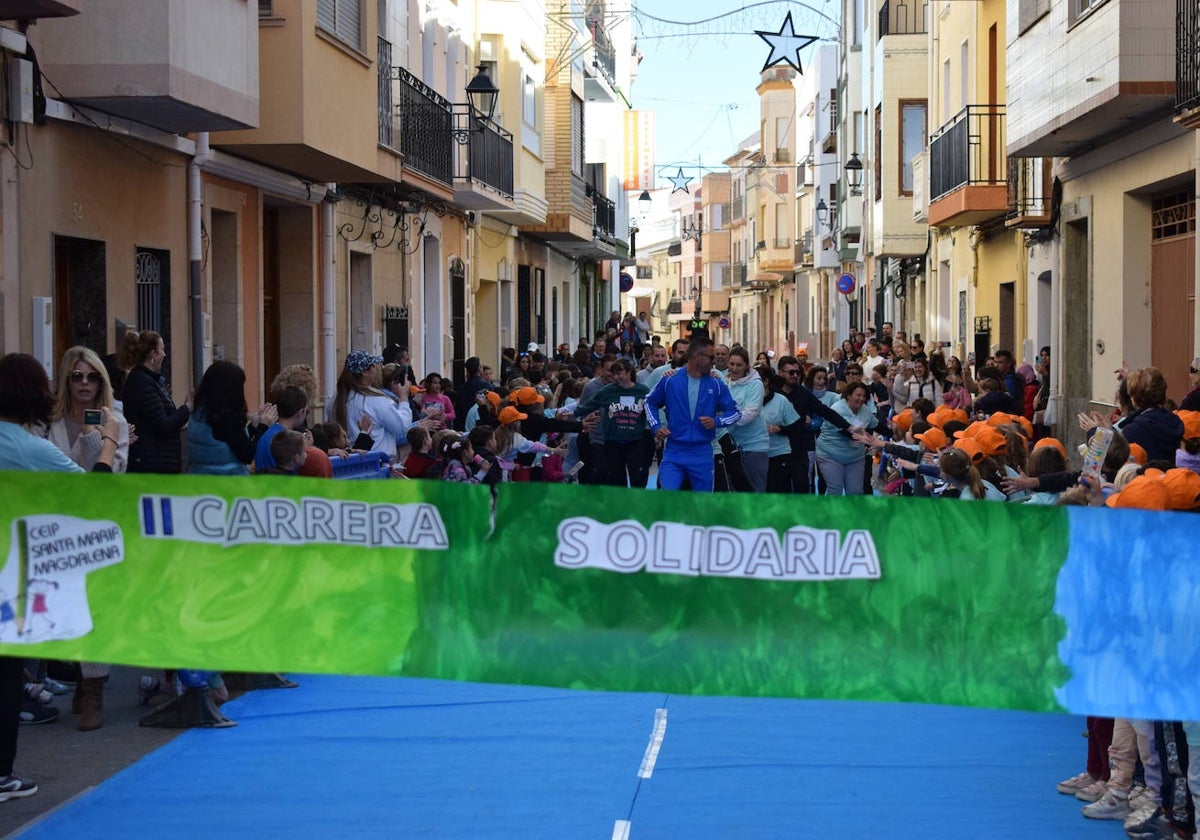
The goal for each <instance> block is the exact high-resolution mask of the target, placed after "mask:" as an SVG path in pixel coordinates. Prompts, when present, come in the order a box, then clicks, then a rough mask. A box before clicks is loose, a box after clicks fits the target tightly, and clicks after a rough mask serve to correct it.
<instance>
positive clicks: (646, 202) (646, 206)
mask: <svg viewBox="0 0 1200 840" xmlns="http://www.w3.org/2000/svg"><path fill="white" fill-rule="evenodd" d="M652 204H654V199H653V198H651V197H650V190H642V194H641V195H639V196H638V213H640V214H641V215H643V216H647V215H649V213H650V206H651V205H652Z"/></svg>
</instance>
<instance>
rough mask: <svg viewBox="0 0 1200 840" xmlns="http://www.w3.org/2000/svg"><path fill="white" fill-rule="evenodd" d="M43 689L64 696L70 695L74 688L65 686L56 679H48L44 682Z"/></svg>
mask: <svg viewBox="0 0 1200 840" xmlns="http://www.w3.org/2000/svg"><path fill="white" fill-rule="evenodd" d="M42 688H44V689H46V691H49V692H50V693H51V694H57V695H63V694H70V693H71V691H72V689H73V688H74V686H69V685H64V684H62V683H60V682H59V681H58V680H56V679H52V678H50V677H46V678H45V679H44V680H42Z"/></svg>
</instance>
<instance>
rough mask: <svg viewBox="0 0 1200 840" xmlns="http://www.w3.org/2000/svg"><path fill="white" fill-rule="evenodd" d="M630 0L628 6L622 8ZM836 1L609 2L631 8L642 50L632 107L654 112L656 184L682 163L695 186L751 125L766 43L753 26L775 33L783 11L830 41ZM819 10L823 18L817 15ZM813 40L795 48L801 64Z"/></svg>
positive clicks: (806, 31) (798, 27)
mask: <svg viewBox="0 0 1200 840" xmlns="http://www.w3.org/2000/svg"><path fill="white" fill-rule="evenodd" d="M627 2H631V3H632V6H631V7H628V6H627V7H625V9H622V8H621V5H622V4H624V3H627ZM839 7H840V3H839V2H837V0H811V2H809V3H801V2H796V1H795V0H764V1H763V2H742V0H686V2H681V0H615V2H610V3H609V4H608V10H609V13H610V14H612V13H614V12H621V11H627V10H628V9H629V8H632V15H633V34H634V37H635V38H636V39H637V43H638V49H639V50H640V52H641V53H642V55H643V59H642V62H641V64H640V65H639V67H638V75H637V81H635V82H634V84H633V90H632V94H633V95H632V97H631V99H632V101H633V106H634V107H635V108H637V109H642V110H653V111H655V112H656V116H655V122H656V127H657V134H658V137H657V148H656V156H655V157H656V161H655V162H656V164H657V166H658V167H659V169H658V187H659V188H663V187H670V186H671V182H670V181H668V180H667V177H668V176H671V175H675V174H676V171H677V168H678V167H683V169H684V175H685V176H689V175H690V176H693V177H694V178H695V180H694V181H693V182H692V183H693V184H696V183H698V182H699V177H698V176H699V175H700V174H701V171H702V170H703V171H711V170H713V169H718V170H719V169H722V168H723V166H722V161H723V160H724V159H725V158H727V157H729V156H730V155H732V154H733V153H734V152H735V151H737V147H738V144H739V143H741V142H742V141H743V140H745V139H746V138H747V137H748V136H750V135H751V134H753V133H754V132H756V131H757V130H758V122H759V112H758V95H757V94H756V93H755V92H754V88H755V86H757V84H758V82H759V73H760V72H761V70H762V66H763V63H764V62H765V61H766V60H767V57H768V56H769V55H770V53H771V48H770V46H769V45H768V44H767V42H766V41H764V40H763V39H762V38H759V37H758V36H757V35H755V34H754V32H755V30H764V31H770V32H772V33H776V32H779V31H780V29H781V28H782V27H783V24H784V19H785V17H786V16H787V14H788V12H791V13H792V21H793V25H794V27H795V32H796V33H797V34H799V35H819V36H822V37H823V38H831V39H832V38H836V35H837V27H836V25H835V24H834V23H833V22H832V20H836V18H837V16H838V10H839ZM822 13H823V14H824V15H825V16H827V17H822ZM815 48H816V45H814V46H812V47H809V48H808V49H806V50H804V51H803V52H802V53H801V60H802V66H803V62H804V60H805V59H807V58H808V57H809V56H810V55H811V53H812V50H813V49H815Z"/></svg>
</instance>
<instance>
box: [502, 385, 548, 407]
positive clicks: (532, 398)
mask: <svg viewBox="0 0 1200 840" xmlns="http://www.w3.org/2000/svg"><path fill="white" fill-rule="evenodd" d="M508 399H509V402H511V403H512V404H513V405H541V404H542V403H544V402H545V401H546V398H545V397H543V396H542V395H541V394H539V393H538V392H537V388H533V387H529V388H517V389H516V390H515V391H513V392H512V393H510V394H509V395H508Z"/></svg>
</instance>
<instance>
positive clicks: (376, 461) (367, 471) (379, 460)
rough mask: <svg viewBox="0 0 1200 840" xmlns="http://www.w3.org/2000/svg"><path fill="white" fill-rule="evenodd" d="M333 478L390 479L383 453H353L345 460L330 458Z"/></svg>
mask: <svg viewBox="0 0 1200 840" xmlns="http://www.w3.org/2000/svg"><path fill="white" fill-rule="evenodd" d="M329 463H330V465H332V467H333V477H334V478H339V479H343V480H359V479H368V478H390V477H391V474H392V470H391V467H390V466H389V462H388V457H387V455H386V454H384V453H383V452H355V453H353V454H351V455H349V456H348V457H346V458H330V459H329Z"/></svg>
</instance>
